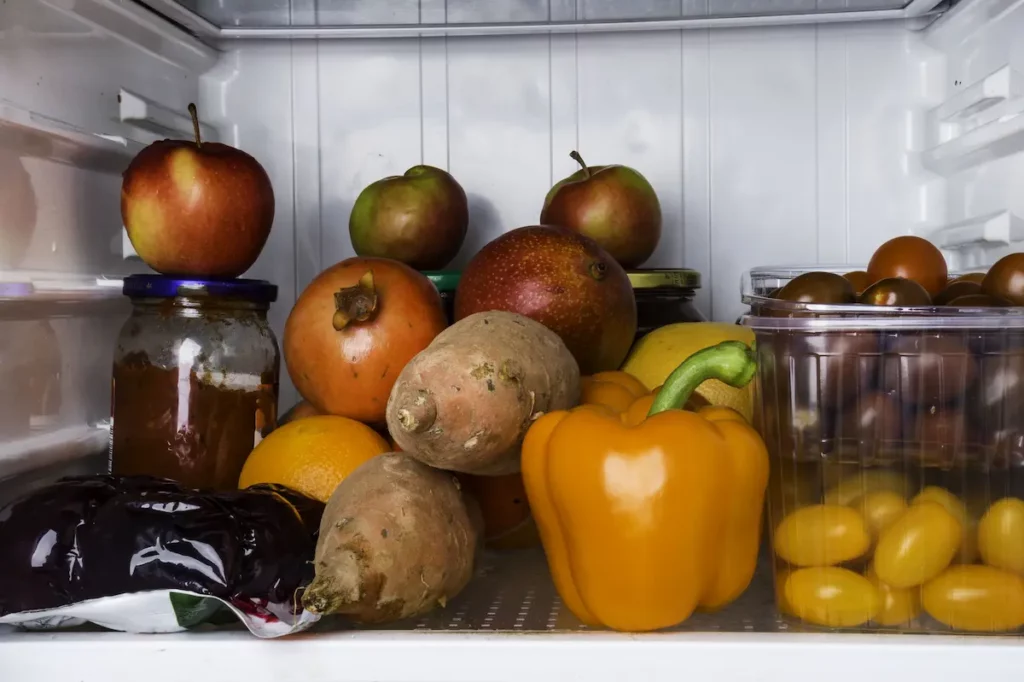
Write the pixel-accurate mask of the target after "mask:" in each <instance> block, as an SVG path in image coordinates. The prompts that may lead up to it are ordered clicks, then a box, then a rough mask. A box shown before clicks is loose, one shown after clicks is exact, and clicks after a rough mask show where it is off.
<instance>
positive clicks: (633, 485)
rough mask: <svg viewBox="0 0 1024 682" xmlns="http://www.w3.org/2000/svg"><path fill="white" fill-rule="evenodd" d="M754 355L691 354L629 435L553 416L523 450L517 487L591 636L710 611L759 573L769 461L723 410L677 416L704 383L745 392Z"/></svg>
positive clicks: (719, 349)
mask: <svg viewBox="0 0 1024 682" xmlns="http://www.w3.org/2000/svg"><path fill="white" fill-rule="evenodd" d="M754 370H755V363H754V357H753V353H752V351H751V350H750V349H749V348H748V347H747V346H745V345H744V344H742V343H740V342H737V341H728V342H724V343H722V344H719V345H718V346H714V347H712V348H708V349H705V350H702V351H700V352H698V353H696V354H694V355H693V356H692V357H691V358H689V359H688V360H687V361H686V362H684V363H683V364H682V365H680V367H679V368H678V369H677V370H676V371H675V372H674V373H673V374H672V376H670V377H669V378H668V380H666V382H665V385H664V387H663V388H662V390H661V391H660V392H659V393H658V395H657V397H656V398H655V399H654V402H653V405H652V407H651V409H650V414H649V415H648V417H647V418H646V419H644V420H643V421H641V422H639V423H635V422H631V421H629V420H627V419H625V418H624V416H623V415H619V414H616V413H615V412H614V411H613V410H609V409H608V408H607V407H606V406H603V405H583V406H581V407H578V408H576V409H574V410H570V411H559V412H552V413H550V414H547V415H545V416H544V417H542V418H541V419H539V420H537V422H535V423H534V425H533V426H532V427H531V428H530V430H529V432H528V433H527V435H526V440H525V441H524V443H523V460H522V469H523V478H524V481H525V484H526V491H527V496H528V497H529V500H530V506H531V508H532V509H533V513H534V519H535V520H536V522H537V526H538V529H539V531H540V535H541V539H542V542H543V544H544V550H545V553H546V554H547V558H548V564H549V566H550V568H551V572H552V576H553V578H554V581H555V586H556V588H557V589H558V592H559V594H560V595H561V597H562V600H563V601H564V602H565V604H566V605H567V606H568V607H569V609H570V610H571V611H572V612H573V613H574V614H575V615H576V616H577V617H578V618H579V619H580V620H581V621H583V622H585V623H587V624H589V625H592V626H598V625H602V626H605V627H609V628H612V629H615V630H622V631H631V632H642V631H649V630H657V629H660V628H664V627H669V626H672V625H676V624H677V623H680V622H682V621H684V620H686V619H687V618H688V617H689V616H690V615H691V614H692V613H693V612H694V611H695V610H696V609H698V608H702V609H716V608H719V607H721V606H724V605H726V604H728V603H729V602H731V601H733V600H734V599H735V598H736V597H738V596H739V595H740V594H741V593H742V592H743V590H745V589H746V587H747V585H748V584H749V583H750V579H751V577H752V576H753V573H754V569H755V566H756V563H757V551H758V544H759V540H760V529H761V509H762V506H763V503H764V493H765V487H766V485H767V481H768V453H767V451H766V450H765V446H764V443H763V442H762V441H761V438H760V436H758V434H757V432H756V431H754V429H752V428H751V427H750V426H749V425H748V424H747V423H746V422H745V421H744V420H743V418H742V417H741V416H740V415H739V414H738V413H736V412H734V411H733V410H731V409H729V408H724V407H705V408H703V409H701V410H700V411H699V412H690V411H684V410H681V409H677V408H676V406H677V405H682V404H685V402H686V400H687V398H688V396H689V395H690V393H691V392H692V391H693V389H694V388H696V387H697V386H698V385H699V384H700V383H701V382H702V381H704V380H706V379H709V378H716V379H720V380H723V381H726V382H727V383H730V384H732V385H734V386H743V385H745V384H746V383H748V382H749V381H750V379H751V378H752V377H753V374H754Z"/></svg>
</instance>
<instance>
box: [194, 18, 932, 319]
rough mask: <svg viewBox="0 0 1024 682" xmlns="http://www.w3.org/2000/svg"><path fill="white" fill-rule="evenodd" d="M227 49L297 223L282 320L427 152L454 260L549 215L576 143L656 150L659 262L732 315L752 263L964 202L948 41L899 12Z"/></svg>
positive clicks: (237, 111)
mask: <svg viewBox="0 0 1024 682" xmlns="http://www.w3.org/2000/svg"><path fill="white" fill-rule="evenodd" d="M229 46H230V49H231V53H230V54H228V55H227V56H226V57H225V59H224V60H223V63H224V64H226V65H228V66H227V67H225V68H221V69H218V70H216V71H214V72H212V73H211V74H208V75H207V76H206V77H205V78H204V87H203V95H204V101H205V102H217V103H220V104H221V105H222V106H221V108H220V110H219V111H218V113H217V115H218V117H219V118H220V119H221V120H220V121H219V123H221V124H224V125H226V124H228V123H230V125H231V126H233V129H234V130H235V131H236V135H237V138H236V139H237V140H238V141H239V143H241V144H243V146H247V147H248V148H249V150H250V151H253V152H254V153H256V154H257V156H258V157H260V158H261V161H264V163H266V164H267V165H268V167H271V168H272V170H271V176H272V178H273V179H274V182H275V189H276V190H277V193H278V197H279V204H278V219H277V222H276V225H275V233H274V236H273V237H272V238H271V245H272V248H268V251H267V254H265V256H264V258H263V259H262V260H261V262H260V263H259V264H258V265H257V268H256V274H258V275H259V276H265V277H270V278H274V279H276V280H277V281H278V284H280V285H282V296H281V301H280V302H279V303H278V305H277V306H276V309H275V313H274V319H275V322H276V323H277V324H278V325H280V324H281V323H282V321H283V319H284V316H285V315H286V313H287V308H288V306H289V305H290V302H291V301H290V300H289V297H294V295H295V292H298V291H301V289H302V288H303V287H304V286H305V285H306V284H307V283H308V282H309V281H310V280H311V279H312V277H313V276H315V274H316V273H317V272H319V271H320V270H322V269H323V268H325V267H327V266H328V265H330V264H332V263H334V262H336V261H338V260H340V259H342V258H345V257H348V256H351V255H353V251H352V247H351V243H350V240H349V236H348V217H349V212H350V210H351V207H352V204H353V202H354V201H355V198H356V196H358V193H359V191H360V190H361V189H362V188H363V187H365V186H366V185H367V184H369V183H370V182H373V181H374V180H376V179H378V178H380V177H383V176H385V175H391V174H400V173H402V172H404V171H405V170H406V169H407V168H408V167H409V166H411V165H414V164H417V163H421V162H423V163H429V164H434V165H437V166H440V167H443V168H446V169H448V170H450V171H451V172H452V173H453V174H454V175H455V176H456V178H457V179H458V180H459V181H460V182H461V183H462V185H463V186H464V187H465V189H466V192H467V194H468V195H469V200H470V213H471V227H470V229H471V233H470V236H469V238H468V239H467V243H466V245H465V247H464V248H463V250H462V252H461V253H460V254H459V255H458V257H457V258H456V260H455V262H454V264H453V267H462V266H464V265H465V264H466V262H467V261H468V259H469V258H470V257H471V256H472V254H473V253H474V252H475V251H476V250H477V249H478V248H479V247H480V246H481V245H482V244H484V243H486V242H487V241H489V240H490V239H493V238H494V237H496V236H497V235H499V234H501V233H502V232H505V231H507V230H510V229H513V228H515V227H518V226H521V225H527V224H531V223H534V222H536V221H537V220H538V217H539V214H540V208H541V205H542V202H543V199H544V195H545V193H546V191H547V189H548V188H549V187H550V186H551V184H552V183H553V182H555V181H557V180H558V179H560V178H562V177H564V176H565V175H567V174H569V173H571V172H572V171H573V170H574V163H573V162H572V161H571V159H569V156H568V154H569V152H570V151H571V150H572V149H578V150H579V151H580V153H581V154H582V155H583V157H584V158H585V159H586V160H587V162H588V163H590V164H593V165H599V164H607V163H623V164H627V165H630V166H633V167H635V168H637V169H638V170H640V171H641V172H642V173H644V175H646V176H647V177H648V179H649V180H650V181H651V182H652V184H653V185H654V187H655V189H656V190H657V192H658V195H659V197H660V198H661V202H662V207H663V213H664V228H663V237H662V241H661V244H660V246H659V248H658V250H657V252H656V253H655V254H654V256H653V257H652V259H651V261H650V263H649V265H651V266H662V267H669V266H675V267H684V266H685V267H693V268H696V269H698V270H700V271H701V272H702V274H703V275H704V278H705V279H704V282H705V286H704V288H703V289H702V290H701V292H700V295H699V297H698V303H699V305H700V307H701V309H702V310H703V311H704V313H705V314H706V315H708V316H709V317H713V318H714V319H718V320H733V319H735V317H736V316H737V315H738V314H739V313H740V312H741V311H742V305H741V303H740V300H739V281H740V276H741V273H742V272H743V271H744V270H746V269H748V268H750V267H753V266H756V265H764V264H780V263H794V262H799V263H808V262H832V263H835V262H863V261H865V260H866V259H867V257H868V256H869V255H870V253H871V251H872V250H873V249H874V248H875V247H876V246H877V245H878V244H880V243H881V242H882V241H884V240H885V239H886V238H888V237H891V236H893V235H896V234H902V233H909V232H912V231H916V230H918V229H919V228H920V227H921V225H923V224H926V223H929V224H930V223H934V222H940V223H941V222H942V221H943V220H944V219H945V217H944V215H943V214H944V211H945V203H944V197H943V196H942V191H943V184H942V183H941V182H936V178H935V176H934V175H933V174H932V173H929V172H927V171H925V170H922V168H921V165H920V163H919V162H918V160H917V154H918V152H919V151H920V147H919V144H920V142H919V140H920V139H921V138H922V127H923V126H924V120H925V116H924V114H925V112H926V111H927V110H929V109H930V108H931V107H934V106H936V105H937V104H939V103H940V102H941V101H942V97H943V95H944V88H943V80H942V79H943V74H944V70H945V64H944V59H943V58H942V56H941V55H940V54H939V53H938V52H936V51H935V50H933V49H932V48H929V47H927V46H925V45H924V42H923V39H922V37H921V34H920V33H917V32H914V31H910V30H907V28H906V27H905V26H904V25H900V24H872V25H864V26H852V25H851V26H819V27H816V26H796V27H775V28H754V29H728V30H722V29H719V30H710V31H708V30H685V31H661V32H647V33H617V34H616V33H613V34H586V35H582V34H581V35H555V36H508V37H486V38H484V37H461V38H451V37H450V38H424V39H418V38H417V39H388V40H377V41H374V40H337V41H319V42H316V41H305V42H302V41H299V42H294V43H291V44H289V43H283V42H282V43H230V44H229ZM207 109H208V110H209V106H208V107H207ZM289 197H291V198H292V201H291V202H290V201H289ZM289 261H290V262H293V263H294V273H293V277H292V280H291V281H290V282H282V281H280V279H281V277H282V276H287V273H288V272H289V271H288V267H289V266H288V265H287V263H288V262H289ZM292 300H293V298H292ZM278 329H280V326H278Z"/></svg>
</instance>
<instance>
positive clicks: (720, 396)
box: [622, 322, 754, 422]
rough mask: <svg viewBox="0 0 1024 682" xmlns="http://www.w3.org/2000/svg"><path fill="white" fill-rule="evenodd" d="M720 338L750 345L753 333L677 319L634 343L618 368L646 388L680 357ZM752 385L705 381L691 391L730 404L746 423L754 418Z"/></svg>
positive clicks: (662, 379)
mask: <svg viewBox="0 0 1024 682" xmlns="http://www.w3.org/2000/svg"><path fill="white" fill-rule="evenodd" d="M722 341H742V342H743V343H745V344H747V345H750V344H752V343H753V342H754V333H753V332H752V331H750V330H749V329H748V328H746V327H741V326H739V325H735V324H725V323H721V322H680V323H678V324H670V325H666V326H664V327H659V328H658V329H655V330H654V331H652V332H651V333H650V334H647V335H646V336H644V337H643V338H642V339H640V340H639V341H637V342H636V344H635V345H634V346H633V349H632V350H630V352H629V357H627V358H626V362H625V363H624V364H623V365H622V369H623V370H624V371H626V372H629V373H630V374H632V375H633V376H635V377H636V378H637V379H639V380H640V381H642V382H643V383H644V385H645V386H647V390H654V389H655V388H657V387H658V386H661V385H662V384H663V383H665V379H667V378H668V375H669V374H671V373H672V372H673V370H675V368H676V367H678V366H679V365H680V364H681V363H682V362H683V360H685V359H686V358H688V357H690V356H691V355H693V354H694V353H696V352H697V351H699V350H703V349H705V348H707V347H709V346H714V345H716V344H719V343H721V342H722ZM753 386H754V383H753V382H751V383H750V384H748V385H747V386H746V388H733V387H732V386H727V385H726V384H724V383H722V382H721V381H719V380H718V379H711V380H709V381H705V382H704V383H702V384H701V385H700V386H698V387H697V390H696V391H695V393H697V394H698V395H700V396H701V397H702V398H704V399H705V400H707V401H708V402H709V403H711V404H712V405H723V406H725V407H731V408H732V409H734V410H736V411H737V412H739V413H740V414H742V415H743V418H744V419H746V420H747V421H748V422H752V421H753V419H754V408H753V396H754V394H753V390H754V389H753Z"/></svg>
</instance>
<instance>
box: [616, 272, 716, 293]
mask: <svg viewBox="0 0 1024 682" xmlns="http://www.w3.org/2000/svg"><path fill="white" fill-rule="evenodd" d="M626 274H627V275H629V283H630V284H632V285H633V288H634V289H663V288H672V289H700V273H699V272H697V271H696V270H688V269H684V268H680V269H676V270H670V269H651V270H630V271H629V272H627V273H626Z"/></svg>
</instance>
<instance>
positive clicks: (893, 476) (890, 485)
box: [825, 469, 907, 504]
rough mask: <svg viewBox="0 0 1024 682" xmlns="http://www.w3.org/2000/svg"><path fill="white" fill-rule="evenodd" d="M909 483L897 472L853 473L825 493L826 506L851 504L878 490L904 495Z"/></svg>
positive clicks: (880, 470) (877, 470)
mask: <svg viewBox="0 0 1024 682" xmlns="http://www.w3.org/2000/svg"><path fill="white" fill-rule="evenodd" d="M906 487H907V481H906V479H904V478H903V476H901V475H900V474H898V473H896V472H895V471H885V470H882V469H866V470H860V471H856V472H853V473H851V474H850V475H849V476H847V477H844V478H843V480H841V481H840V482H839V483H837V484H835V485H834V486H832V487H831V488H829V489H828V491H826V492H825V504H850V503H852V502H853V501H854V500H856V499H857V498H858V497H863V496H864V495H867V494H868V493H873V492H876V491H878V490H889V491H891V492H894V493H902V492H903V491H904V490H905V489H906Z"/></svg>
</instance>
